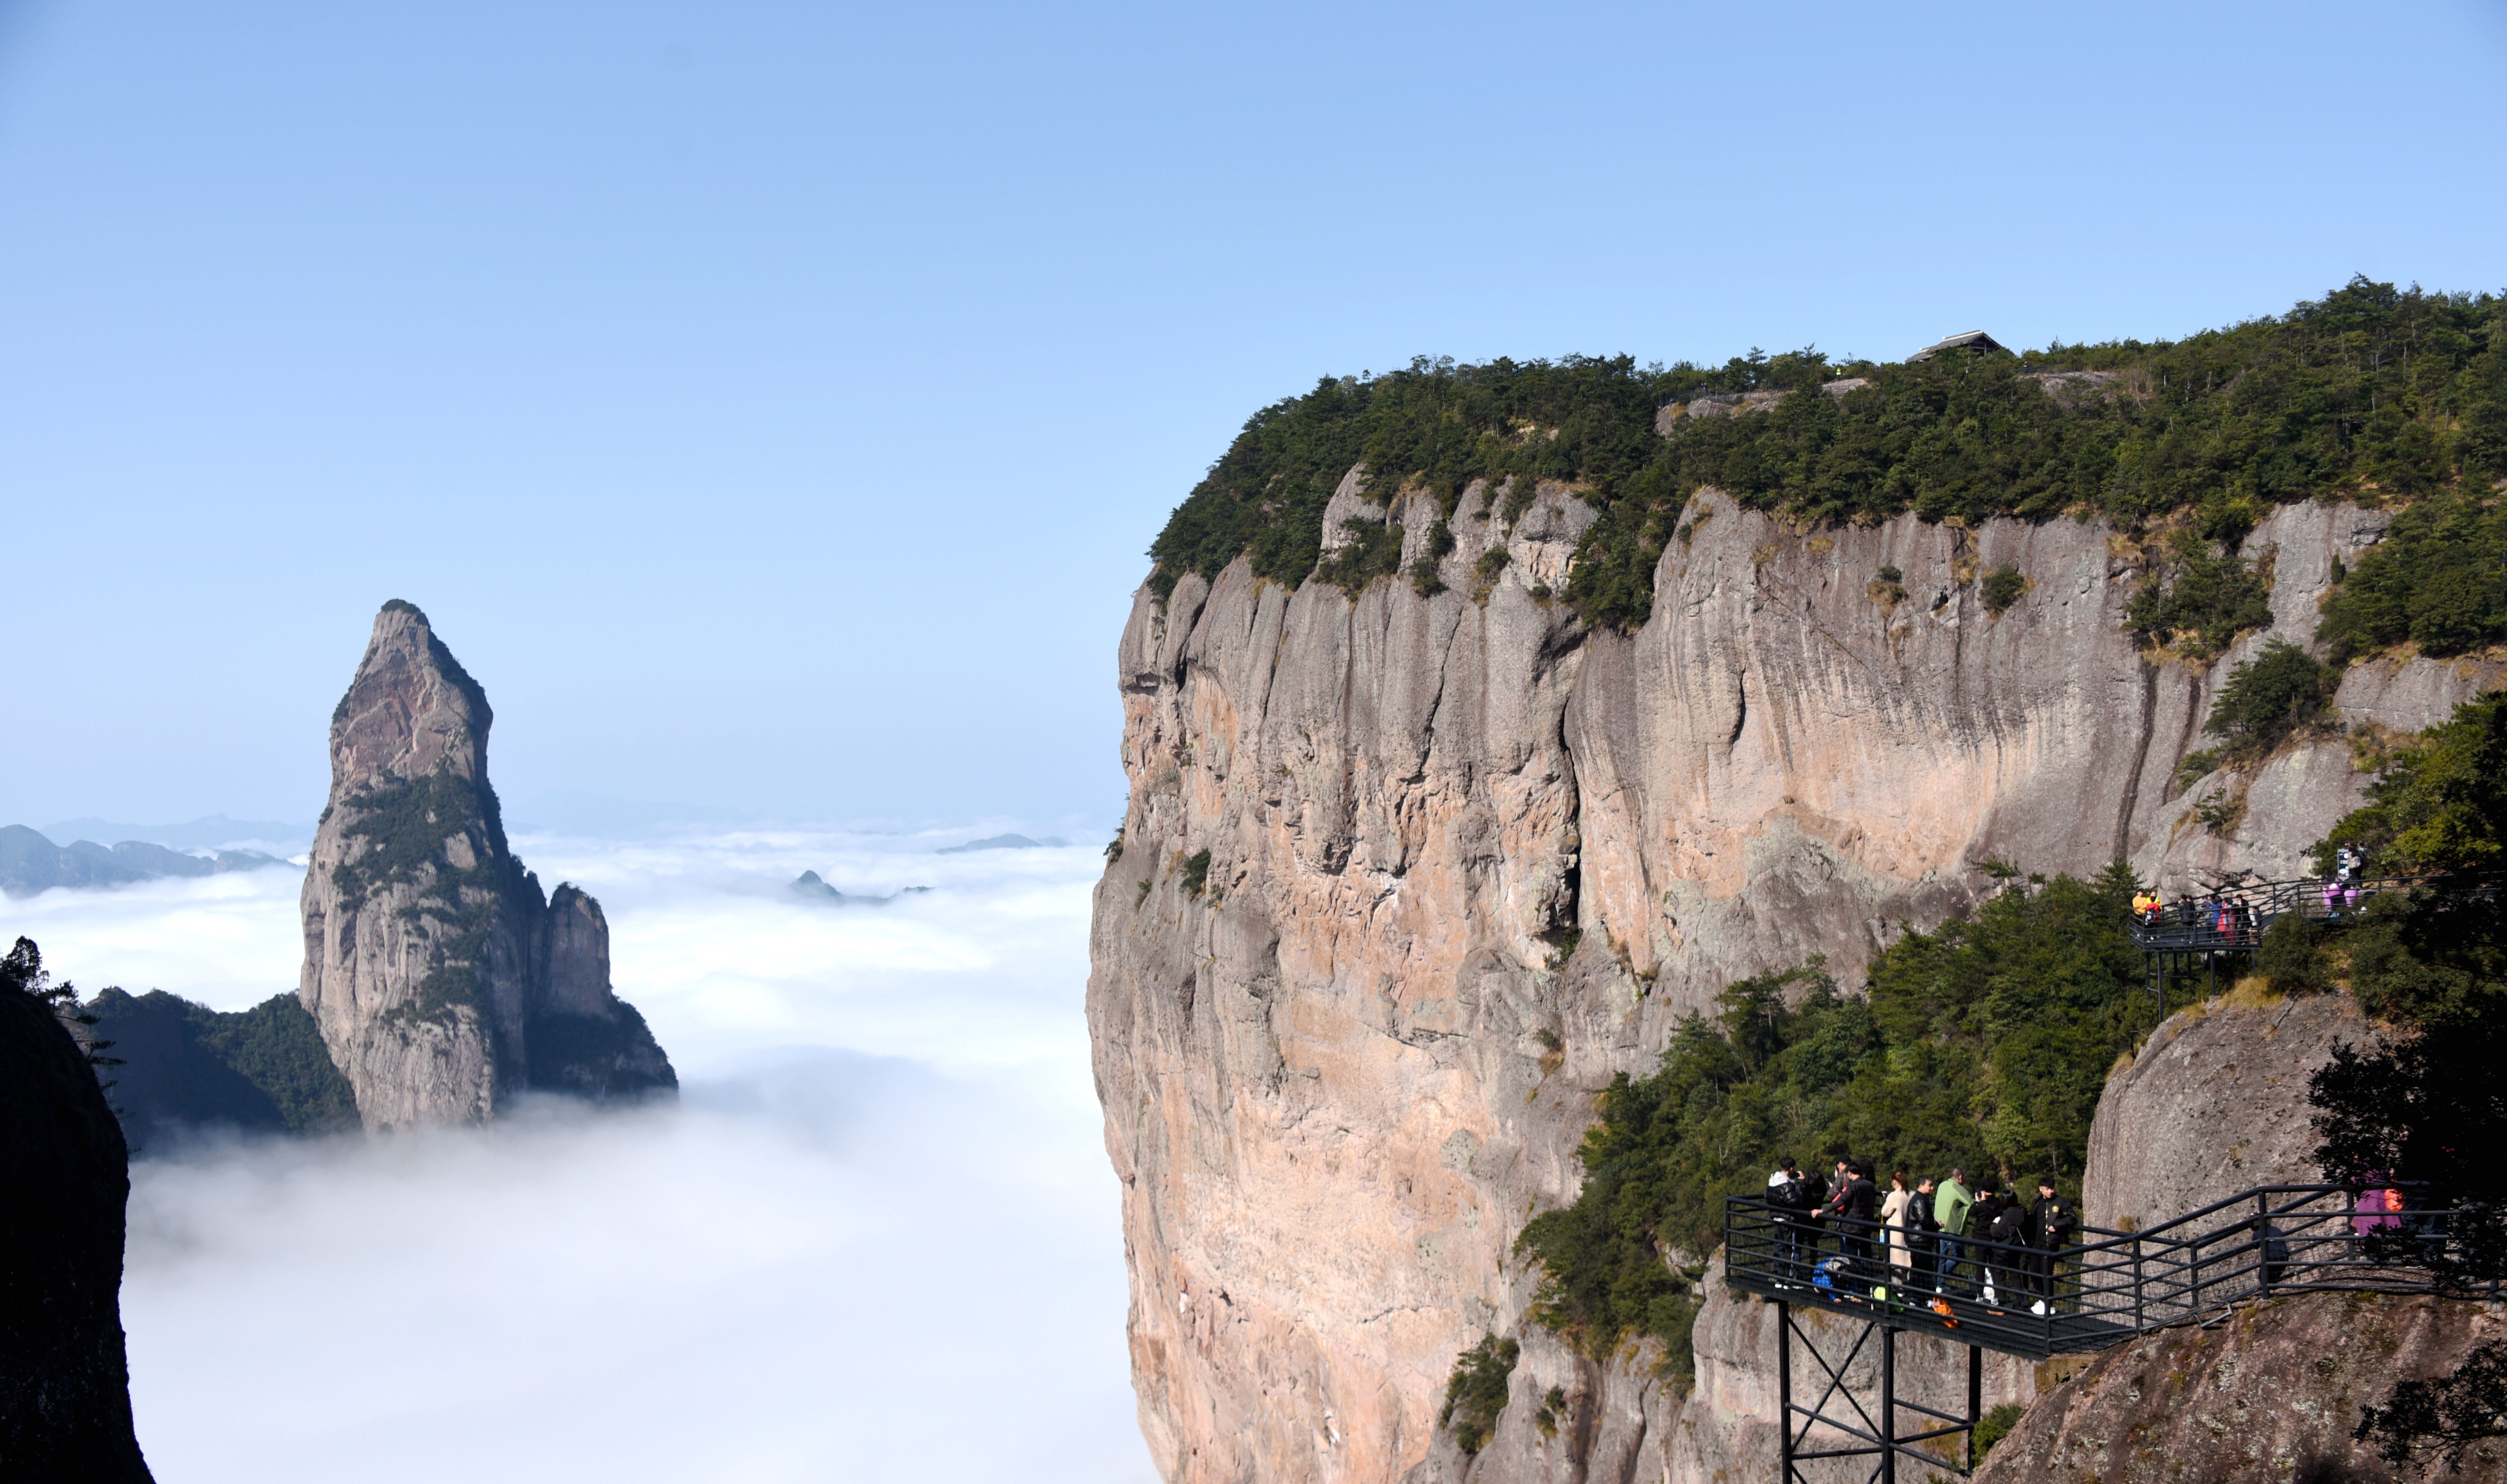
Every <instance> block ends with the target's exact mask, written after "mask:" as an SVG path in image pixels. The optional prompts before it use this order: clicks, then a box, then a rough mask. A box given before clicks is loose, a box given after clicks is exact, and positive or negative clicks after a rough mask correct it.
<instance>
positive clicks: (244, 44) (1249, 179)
mask: <svg viewBox="0 0 2507 1484" xmlns="http://www.w3.org/2000/svg"><path fill="white" fill-rule="evenodd" d="M2502 85H2507V6H2501V5H2500V4H2498V3H2496V0H2489V3H2482V4H2465V3H2458V4H2421V5H2414V4H2397V5H2388V6H2381V7H2374V8H2370V7H2347V8H2335V7H2328V6H2308V5H2290V4H2278V5H2271V6H2263V5H2253V6H2225V5H2224V6H2186V5H2181V4H2179V5H2167V6H2157V5H2153V6H2132V5H2107V6H2099V7H2071V8H2066V9H2065V10H2064V11H2062V12H2060V13H2057V12H2056V11H2055V10H2054V9H2053V8H2046V7H2031V8H2020V7H1985V6H1975V7H1954V6H1914V7H1895V8H1889V9H1886V10H1883V9H1881V8H1875V7H1845V6H1828V5H1797V6H1790V7H1736V6H1728V5H1726V6H1714V7H1703V6H1700V7H1678V6H1661V5H1657V6H1650V7H1639V6H1620V5H1582V6H1578V5H1548V6H1541V7H1529V6H1518V7H1494V6H1452V5H1449V6H1437V7H1426V6H1414V7H1402V6H1353V5H1337V6H1327V7H1326V6H1294V5H1270V6H1263V7H1258V8H1257V7H1244V6H1238V7H1221V6H1202V7H1171V8H1158V7H1146V6H1132V7H1126V6H1093V7H1089V6H1068V7H1004V6H985V5H969V4H956V5H952V4H927V5H922V6H916V7H910V8H909V7H895V8H890V9H867V8H850V7H845V6H840V5H817V6H797V5H782V4H750V5H729V6H726V5H712V6H697V5H689V4H662V3H642V4H634V3H629V4H620V3H609V4H603V5H598V6H596V5H589V4H515V3H510V0H509V3H500V4H495V5H488V4H470V3H462V0H449V3H440V4H435V5H429V6H423V7H410V6H400V7H385V6H380V5H372V4H348V5H342V4H339V3H336V0H334V3H328V4H310V3H305V4H273V3H264V0H237V3H234V4H229V5H226V6H221V7H216V8H203V7H199V6H189V5H175V4H168V3H160V0H95V3H74V0H53V3H35V4H27V3H23V0H16V3H12V0H0V226H5V230H0V296H5V297H4V298H0V323H5V325H6V331H5V334H0V502H5V508H6V512H7V517H8V519H7V525H6V531H7V535H8V538H9V540H8V550H9V553H10V556H11V557H12V559H13V561H12V562H11V572H12V577H13V579H14V580H13V581H12V582H10V583H9V584H8V585H7V586H6V588H5V590H0V654H5V656H6V670H5V674H6V677H7V679H8V682H9V688H10V693H11V694H10V701H11V703H12V711H13V713H14V718H15V721H16V724H15V725H13V726H11V727H10V728H8V729H6V732H5V734H0V822H8V821H10V820H24V821H28V822H36V823H40V822H43V821H45V820H48V819H53V818H58V817H63V816H67V815H74V814H102V815H105V816H108V817H113V818H121V819H159V818H164V819H170V818H182V817H188V816H190V815H192V814H203V813H208V812H212V811H223V812H225V813H228V814H236V815H238V816H241V817H247V818H281V819H288V818H293V819H309V818H310V817H311V815H312V814H314V812H315V811H316V810H317V809H318V808H319V806H320V800H321V794H322V790H323V787H324V783H325V771H324V770H325V762H324V754H323V746H322V734H323V729H324V727H325V725H326V723H327V720H328V717H329V713H330V708H331V706H332V704H333V702H334V701H335V700H336V699H337V697H338V694H339V692H340V690H341V689H342V688H343V686H344V685H345V682H346V679H347V676H348V673H349V671H350V670H351V668H352V667H353V665H354V664H355V661H356V657H357V655H358V652H359V650H360V648H361V647H362V644H363V641H364V636H365V633H366V629H367V626H368V624H369V622H370V621H371V618H372V616H373V612H374V609H375V608H376V607H377V606H378V605H379V604H380V603H381V602H382V600H383V599H384V598H386V597H407V598H409V599H411V600H413V601H416V602H418V603H419V604H420V605H421V606H423V607H425V608H426V609H427V610H428V611H429V613H430V614H432V615H433V616H434V618H435V620H436V623H437V626H438V629H439V632H440V633H443V634H444V635H445V637H446V638H447V639H448V640H449V641H450V642H451V643H452V644H453V646H454V649H455V651H456V652H457V653H458V654H460V656H461V657H462V658H463V660H464V661H465V662H466V663H467V664H468V665H469V667H470V668H471V669H472V670H473V671H474V672H475V673H476V674H478V675H479V677H480V678H481V679H482V681H483V682H484V683H485V684H486V685H487V687H488V689H489V693H490V695H491V697H492V698H493V699H494V702H495V705H496V708H497V712H498V724H497V728H496V760H495V761H496V777H497V779H498V782H499V784H500V786H501V787H502V789H503V791H504V793H505V794H506V796H507V797H508V798H509V799H518V800H528V799H531V798H533V797H537V796H544V795H549V794H556V793H574V794H589V795H598V796H605V797H611V798H619V799H633V800H664V801H684V802H689V803H695V804H702V805H707V806H712V807H716V808H720V809H724V810H731V811H741V812H753V813H758V814H770V815H781V816H786V817H815V818H822V819H833V818H848V819H872V820H876V819H890V820H899V821H904V820H920V819H929V818H936V817H967V816H973V815H979V814H999V815H1004V816H1012V817H1018V818H1026V819H1033V820H1036V821H1040V822H1045V823H1051V822H1054V821H1057V820H1070V819H1074V818H1075V819H1079V820H1083V821H1108V820H1110V818H1111V817H1112V815H1113V814H1114V813H1115V811H1116V810H1117V809H1118V808H1119V805H1120V802H1121V789H1122V783H1121V778H1120V775H1119V772H1118V771H1117V769H1116V766H1115V754H1114V741H1115V736H1116V731H1117V727H1118V724H1119V708H1118V706H1117V702H1116V698H1115V693H1114V687H1113V673H1112V663H1111V662H1112V650H1113V643H1114V639H1115V636H1116V634H1117V632H1118V630H1119V627H1120V624H1121V621H1122V617H1123V614H1124V612H1125V609H1126V605H1127V603H1128V600H1129V597H1130V594H1131V591H1132V589H1133V588H1134V586H1135V585H1136V584H1137V583H1138V581H1139V580H1140V578H1141V576H1142V574H1143V571H1144V564H1145V563H1144V559H1143V557H1142V555H1141V554H1142V551H1143V549H1144V546H1145V545H1146V544H1147V542H1148V540H1149V538H1150V537H1151V536H1152V535H1153V534H1154V533H1155V531H1156V529H1157V527H1158V525H1159V523H1160V522H1161V521H1162V520H1163V518H1164V516H1165V514H1166V512H1167V510H1168V509H1169V508H1171V507H1172V506H1173V504H1174V503H1175V502H1176V501H1177V500H1178V499H1179V498H1181V495H1182V494H1183V493H1184V491H1185V490H1186V489H1189V488H1190V487H1191V485H1192V483H1193V481H1194V480H1195V479H1196V478H1197V477H1198V476H1199V474H1200V473H1201V471H1202V470H1203V469H1204V468H1205V467H1206V466H1207V465H1208V463H1209V462H1210V460H1211V459H1213V458H1214V457H1216V456H1217V454H1218V453H1219V452H1221V451H1222V450H1223V449H1224V447H1225V445H1226V443H1227V440H1228V438H1229V437H1230V436H1231V434H1232V433H1233V432H1234V431H1235V429H1236V427H1237V426H1238V425H1239V424H1240V423H1241V422H1242V421H1243V420H1244V418H1245V417H1246V416H1248V415H1249V414H1250V413H1252V412H1253V410H1254V409H1256V408H1257V407H1259V406H1261V405H1263V404H1265V403H1267V402H1270V401H1273V400H1276V399H1277V398H1279V397H1282V396H1285V395H1289V394H1291V393H1294V392H1297V391H1299V390H1302V389H1304V388H1305V387H1306V386H1308V385H1310V384H1311V383H1312V381H1313V380H1314V379H1315V378H1316V377H1317V376H1318V375H1322V374H1326V373H1341V372H1351V371H1361V370H1367V369H1382V368H1385V367H1388V366H1392V365H1396V364H1399V363H1401V362H1404V361H1406V360H1407V359H1408V358H1409V357H1411V356H1412V355H1414V354H1420V353H1429V354H1452V355H1456V356H1460V357H1464V358H1477V357H1486V356H1492V355H1497V354H1511V355H1515V356H1529V355H1542V354H1556V353H1560V352H1567V351H1584V352H1592V353H1615V352H1618V351H1627V352H1630V353H1633V354H1635V355H1636V356H1638V357H1639V358H1640V359H1646V360H1652V359H1662V360H1676V359H1682V358H1689V359H1698V360H1721V359H1723V358H1724V357H1726V356H1728V355H1732V354H1737V353H1740V352H1743V351H1746V350H1747V349H1749V348H1750V347H1751V346H1752V345H1763V346H1766V347H1769V348H1784V347H1790V346H1795V345H1799V344H1807V343H1816V344H1819V345H1821V346H1822V347H1824V348H1827V349H1830V350H1832V351H1835V352H1850V353H1860V354H1867V355H1873V356H1879V357H1895V356H1899V355H1903V354H1904V353H1905V352H1906V351H1907V350H1908V349H1910V348H1912V347H1914V346H1915V345H1918V344H1923V343H1924V342H1926V341H1929V340H1932V339H1935V338H1937V337H1939V336H1941V335H1944V334H1946V333H1949V332H1952V331H1958V330H1966V329H1971V328H1977V327H1983V328H1987V329H1990V330H1991V331H1992V332H1993V333H1994V334H1995V335H1997V336H1999V337H2001V338H2003V339H2005V340H2007V341H2013V342H2017V343H2025V344H2043V343H2045V342H2047V341H2049V340H2052V339H2054V338H2056V337H2060V338H2063V339H2066V340H2080V339H2103V338H2108V337H2113V336H2125V335H2131V336H2141V337H2145V338H2149V337H2161V336H2169V335H2175V334H2181V333H2184V332H2186V331H2190V330H2194V329H2198V328H2200V327H2202V326H2205V325H2209V324H2215V323H2220V322H2223V321H2226V320H2231V319H2235V318H2240V317H2245V316H2248V315H2252V314H2258V313H2266V312H2272V311H2276V310H2279V309H2282V308H2286V307H2287V306H2288V305H2289V304H2290V303H2291V302H2292V301H2294V300H2296V299H2299V298H2302V297H2306V296H2309V295H2312V294H2315V293H2319V292H2321V291H2323V290H2324V289H2327V288H2329V287H2332V286H2334V285H2337V284H2339V283H2340V282H2342V281H2343V279H2345V278H2347V277H2348V276H2349V275H2350V274H2351V273H2352V272H2354V271H2356V272H2366V273H2368V274H2371V275H2372V276H2376V277H2380V278H2388V279H2396V280H2403V281H2410V280H2414V279H2416V280H2418V281H2420V282H2422V283H2424V284H2427V285H2429V286H2431V287H2446V288H2461V289H2474V288H2490V289H2497V288H2500V287H2502V286H2507V178H2502V177H2507V152H2502V151H2501V149H2500V147H2499V141H2500V140H2502V139H2507V86H2502Z"/></svg>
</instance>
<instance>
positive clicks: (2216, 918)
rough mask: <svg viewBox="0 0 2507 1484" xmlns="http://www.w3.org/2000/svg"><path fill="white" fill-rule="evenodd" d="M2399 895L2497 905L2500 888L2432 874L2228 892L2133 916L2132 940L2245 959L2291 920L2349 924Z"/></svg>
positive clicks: (2153, 948)
mask: <svg viewBox="0 0 2507 1484" xmlns="http://www.w3.org/2000/svg"><path fill="white" fill-rule="evenodd" d="M2396 892H2402V893H2424V894H2429V895H2434V896H2441V897H2446V898H2452V899H2455V900H2461V901H2494V900H2495V899H2496V898H2497V895H2498V882H2497V880H2496V879H2495V878H2493V877H2483V876H2466V875H2463V874H2461V873H2447V872H2433V873H2428V874H2424V875H2418V876H2370V877H2353V878H2350V879H2349V880H2346V881H2344V880H2341V879H2338V878H2323V877H2314V878H2301V879H2299V880H2295V881H2268V882H2253V883H2247V884H2243V885H2238V886H2224V887H2219V888H2217V889H2215V890H2211V891H2206V892H2205V893H2204V894H2203V895H2202V896H2200V897H2198V898H2186V899H2183V900H2179V901H2173V902H2169V903H2167V904H2165V905H2164V906H2162V907H2159V908H2156V909H2154V910H2152V911H2150V912H2146V913H2143V914H2141V915H2139V916H2136V917H2135V918H2134V919H2133V923H2132V939H2133V942H2134V944H2135V945H2136V946H2138V947H2139V948H2141V949H2142V950H2144V951H2145V952H2171V953H2223V952H2230V953H2234V952H2240V951H2245V950H2250V949H2252V948H2254V947H2255V946H2256V945H2257V944H2258V943H2260V942H2262V940H2263V935H2264V933H2265V931H2266V930H2267V929H2269V928H2270V927H2271V924H2272V923H2273V922H2274V921H2275V920H2277V919H2279V918H2282V917H2285V916H2288V915H2289V914H2292V913H2295V914H2297V915H2298V916H2300V917H2302V918H2305V919H2307V921H2308V922H2312V923H2345V922H2347V921H2349V920H2350V919H2351V918H2352V917H2353V916H2354V915H2355V914H2356V913H2358V912H2359V910H2360V909H2361V908H2362V907H2364V906H2366V905H2367V903H2368V902H2369V901H2370V900H2371V899H2372V898H2375V897H2378V896H2381V895H2386V894H2389V893H2396Z"/></svg>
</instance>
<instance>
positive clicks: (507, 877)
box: [298, 600, 677, 1130]
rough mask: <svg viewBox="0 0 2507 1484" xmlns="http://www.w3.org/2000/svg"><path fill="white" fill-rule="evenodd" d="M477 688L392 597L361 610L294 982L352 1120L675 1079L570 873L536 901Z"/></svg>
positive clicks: (630, 1091) (464, 1109)
mask: <svg viewBox="0 0 2507 1484" xmlns="http://www.w3.org/2000/svg"><path fill="white" fill-rule="evenodd" d="M492 719H493V718H492V713H491V711H490V710H489V707H488V698H487V694H486V693H485V692H484V691H482V690H481V689H480V688H479V685H478V682H477V681H475V680H473V679H471V678H470V676H469V674H468V672H467V671H465V670H462V668H461V666H460V664H459V662H457V661H455V660H454V658H453V653H452V651H451V650H449V649H447V648H446V647H445V646H444V643H443V641H442V640H440V639H438V638H437V637H436V636H435V634H434V633H433V631H432V630H431V629H430V628H429V627H428V625H427V622H426V615H425V614H423V613H420V612H419V611H418V609H417V608H415V607H413V606H411V605H410V604H408V603H404V602H399V601H397V600H395V601H393V602H390V603H386V604H385V605H384V606H383V610H382V613H381V614H380V615H379V616H378V617H377V618H376V620H375V632H374V637H373V639H372V641H371V642H369V643H368V644H367V646H366V654H365V658H364V660H363V661H362V662H361V663H360V664H359V665H358V667H357V674H356V678H355V679H354V680H352V681H351V682H350V683H349V686H348V692H347V695H346V696H345V697H343V698H342V700H341V702H340V706H339V709H338V710H337V711H335V712H334V713H333V714H332V718H331V800H330V805H329V807H328V808H326V809H325V810H324V811H323V814H322V822H321V825H320V827H319V829H318V830H317V831H316V832H315V834H314V839H313V850H312V855H311V863H310V865H309V869H308V870H307V872H306V877H305V892H304V899H303V910H304V919H305V969H304V974H303V977H302V979H301V980H300V982H299V985H298V995H299V997H300V998H301V999H302V1000H303V1001H304V1003H305V1007H306V1009H307V1010H309V1011H310V1012H311V1013H312V1015H313V1018H314V1021H315V1023H316V1024H318V1025H319V1026H320V1027H321V1030H322V1038H323V1042H324V1044H325V1045H326V1046H328V1047H329V1049H330V1053H331V1058H332V1060H333V1061H334V1062H335V1063H337V1064H338V1065H339V1068H340V1069H341V1071H342V1072H344V1073H345V1075H346V1076H347V1078H348V1082H349V1085H350V1086H351V1087H352V1088H354V1089H355V1091H356V1096H357V1111H358V1114H359V1116H360V1117H361V1118H362V1119H363V1120H364V1122H365V1125H366V1127H367V1128H368V1129H370V1130H371V1129H387V1128H398V1127H403V1126H407V1125H412V1124H426V1123H463V1122H481V1121H484V1120H486V1119H488V1118H491V1117H492V1116H494V1114H495V1112H496V1111H497V1108H498V1106H499V1104H501V1103H503V1102H507V1101H510V1100H511V1099H512V1098H513V1097H514V1095H516V1094H518V1093H520V1092H522V1091H524V1090H526V1089H528V1088H534V1087H536V1088H541V1089H546V1090H552V1091H561V1092H574V1093H580V1094H584V1095H587V1096H592V1097H613V1096H633V1095H641V1094H645V1093H651V1092H656V1091H667V1090H671V1089H674V1088H675V1087H676V1086H677V1078H676V1076H675V1075H674V1074H673V1073H672V1069H671V1064H670V1061H669V1059H668V1058H667V1057H665V1056H664V1055H663V1053H662V1049H661V1047H660V1046H659V1045H658V1044H656V1043H655V1042H654V1040H653V1036H652V1032H650V1031H649V1030H647V1029H646V1028H645V1025H644V1022H643V1018H642V1017H641V1016H639V1015H637V1014H636V1010H635V1008H634V1007H633V1006H631V1005H629V1004H627V1003H625V1002H624V1001H622V1000H620V999H619V998H618V997H617V996H616V995H614V994H612V993H611V992H610V988H609V928H608V923H606V921H605V920H604V919H603V918H602V917H601V914H600V907H599V903H598V902H595V901H594V900H593V899H592V898H591V897H589V896H586V895H585V894H583V893H582V892H580V891H578V890H576V889H574V888H573V887H568V886H561V887H559V888H558V890H557V893H556V896H555V897H554V899H544V898H543V897H542V895H541V892H540V885H539V880H538V878H537V877H535V876H533V875H531V874H530V873H529V872H528V871H526V870H525V869H524V868H523V863H522V862H521V861H520V860H519V859H517V858H515V856H514V855H513V853H512V851H509V850H508V849H507V848H506V844H505V830H504V823H503V820H502V818H501V817H500V815H499V814H498V811H497V806H496V795H495V790H494V789H493V788H491V787H490V786H489V782H488V728H489V725H490V723H491V720H492Z"/></svg>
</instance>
